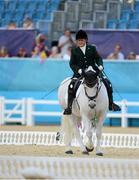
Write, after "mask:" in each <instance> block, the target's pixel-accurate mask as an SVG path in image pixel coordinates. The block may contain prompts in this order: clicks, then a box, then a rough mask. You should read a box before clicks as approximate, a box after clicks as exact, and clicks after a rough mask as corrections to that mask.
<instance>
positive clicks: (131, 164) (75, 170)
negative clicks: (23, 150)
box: [0, 156, 139, 179]
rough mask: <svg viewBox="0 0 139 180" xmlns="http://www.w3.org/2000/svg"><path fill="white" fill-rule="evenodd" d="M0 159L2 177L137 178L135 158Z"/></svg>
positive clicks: (0, 176)
mask: <svg viewBox="0 0 139 180" xmlns="http://www.w3.org/2000/svg"><path fill="white" fill-rule="evenodd" d="M0 162H1V163H0V178H2V179H24V178H26V177H27V179H138V178H139V171H138V167H139V160H137V159H114V158H85V157H84V158H75V157H72V158H65V157H39V156H23V157H22V156H0ZM48 177H49V178H48Z"/></svg>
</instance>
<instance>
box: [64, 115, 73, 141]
mask: <svg viewBox="0 0 139 180" xmlns="http://www.w3.org/2000/svg"><path fill="white" fill-rule="evenodd" d="M62 132H63V133H64V143H65V144H69V143H71V140H72V137H73V124H72V117H71V115H63V116H62Z"/></svg>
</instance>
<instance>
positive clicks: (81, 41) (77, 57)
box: [63, 30, 121, 115]
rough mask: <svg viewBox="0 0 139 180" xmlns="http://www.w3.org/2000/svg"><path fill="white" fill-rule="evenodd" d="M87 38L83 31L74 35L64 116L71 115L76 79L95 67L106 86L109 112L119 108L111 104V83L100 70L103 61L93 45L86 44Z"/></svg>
mask: <svg viewBox="0 0 139 180" xmlns="http://www.w3.org/2000/svg"><path fill="white" fill-rule="evenodd" d="M87 41H88V36H87V34H86V32H85V31H83V30H79V31H78V32H77V33H76V44H77V46H76V47H73V48H72V50H71V58H70V62H69V64H70V68H71V69H72V71H73V72H74V74H73V77H72V80H71V83H70V84H69V86H68V106H67V108H66V109H65V110H64V113H63V114H64V115H70V114H71V113H72V102H73V100H74V98H75V91H74V85H75V82H77V79H78V78H80V77H81V76H82V74H83V72H84V70H85V69H87V68H88V67H89V66H92V67H93V69H96V65H97V67H98V69H99V70H100V72H101V77H102V81H103V83H104V84H105V86H106V89H107V93H108V97H109V110H112V111H120V110H121V108H120V107H119V106H118V105H117V104H115V103H114V102H113V95H112V93H113V89H112V85H111V82H110V81H109V80H108V79H107V78H106V77H105V76H104V75H103V73H102V70H103V69H104V67H103V61H102V58H101V57H100V55H99V54H98V52H97V50H96V47H95V46H94V45H89V44H87Z"/></svg>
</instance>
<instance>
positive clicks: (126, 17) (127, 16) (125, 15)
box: [120, 11, 132, 21]
mask: <svg viewBox="0 0 139 180" xmlns="http://www.w3.org/2000/svg"><path fill="white" fill-rule="evenodd" d="M131 14H132V12H131V11H122V13H121V17H120V19H122V20H127V21H128V20H129V19H130V16H131Z"/></svg>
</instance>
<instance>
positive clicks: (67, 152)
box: [65, 150, 73, 154]
mask: <svg viewBox="0 0 139 180" xmlns="http://www.w3.org/2000/svg"><path fill="white" fill-rule="evenodd" d="M65 153H66V154H73V151H72V150H69V151H66V152H65Z"/></svg>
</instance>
